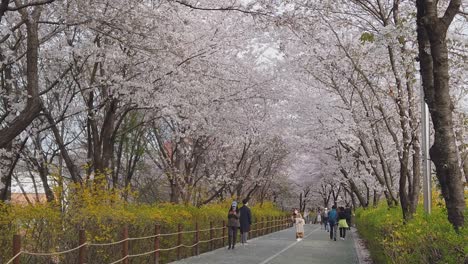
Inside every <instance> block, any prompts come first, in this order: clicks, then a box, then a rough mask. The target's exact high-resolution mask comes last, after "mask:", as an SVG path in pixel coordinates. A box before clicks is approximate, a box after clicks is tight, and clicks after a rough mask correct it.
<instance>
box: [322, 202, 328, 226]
mask: <svg viewBox="0 0 468 264" xmlns="http://www.w3.org/2000/svg"><path fill="white" fill-rule="evenodd" d="M322 221H323V225H324V227H325V231H327V232H328V231H329V230H328V229H329V228H328V209H327V208H326V207H325V210H324V211H323V214H322Z"/></svg>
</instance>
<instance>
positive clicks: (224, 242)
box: [223, 220, 226, 247]
mask: <svg viewBox="0 0 468 264" xmlns="http://www.w3.org/2000/svg"><path fill="white" fill-rule="evenodd" d="M225 245H226V221H225V220H223V247H224V246H225Z"/></svg>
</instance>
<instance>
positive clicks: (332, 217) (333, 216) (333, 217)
mask: <svg viewBox="0 0 468 264" xmlns="http://www.w3.org/2000/svg"><path fill="white" fill-rule="evenodd" d="M337 221H338V214H337V212H336V205H333V207H332V209H331V211H330V212H328V225H329V226H330V239H333V240H335V241H336V224H337Z"/></svg>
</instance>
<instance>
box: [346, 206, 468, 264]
mask: <svg viewBox="0 0 468 264" xmlns="http://www.w3.org/2000/svg"><path fill="white" fill-rule="evenodd" d="M467 211H468V210H467ZM465 215H467V214H466V213H465ZM355 219H356V226H357V229H358V232H359V234H360V235H361V237H362V238H363V239H364V240H365V241H366V242H367V246H368V248H369V251H370V253H371V257H372V259H373V260H374V262H375V263H379V264H380V263H382V264H383V263H397V264H398V263H401V264H411V263H431V264H433V263H434V264H435V263H449V264H452V263H453V264H460V263H468V229H467V228H466V227H465V228H462V230H461V232H460V234H457V233H456V232H455V231H454V230H453V228H452V226H451V224H450V223H449V222H448V220H447V213H446V210H445V209H444V208H442V207H440V206H439V207H435V208H433V212H432V214H430V215H427V214H426V213H424V211H423V208H422V206H420V207H418V210H417V212H416V214H415V215H414V219H412V220H411V221H409V222H408V223H406V224H403V221H402V212H401V209H400V208H390V209H389V208H388V207H386V206H385V205H384V204H380V205H379V206H378V207H377V208H369V209H359V210H357V211H356V218H355ZM466 220H468V219H466Z"/></svg>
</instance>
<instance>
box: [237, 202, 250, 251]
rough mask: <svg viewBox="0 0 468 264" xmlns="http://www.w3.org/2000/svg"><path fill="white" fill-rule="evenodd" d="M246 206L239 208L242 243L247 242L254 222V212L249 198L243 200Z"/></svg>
mask: <svg viewBox="0 0 468 264" xmlns="http://www.w3.org/2000/svg"><path fill="white" fill-rule="evenodd" d="M242 204H243V205H244V206H242V207H241V209H240V210H239V213H240V218H239V221H240V233H241V243H242V245H245V244H247V238H248V234H249V231H250V225H251V224H252V214H251V212H250V208H249V207H248V204H249V200H247V199H244V200H242Z"/></svg>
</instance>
